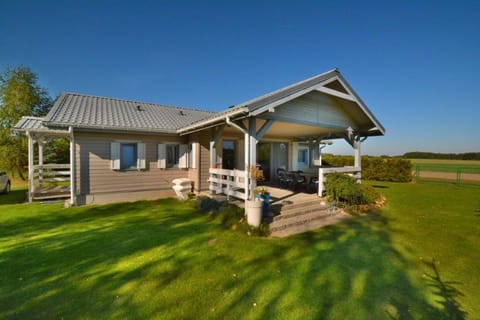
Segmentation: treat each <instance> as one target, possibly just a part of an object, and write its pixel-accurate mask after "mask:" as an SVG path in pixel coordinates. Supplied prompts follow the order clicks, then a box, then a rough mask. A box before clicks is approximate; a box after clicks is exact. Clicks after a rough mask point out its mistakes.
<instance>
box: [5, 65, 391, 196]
mask: <svg viewBox="0 0 480 320" xmlns="http://www.w3.org/2000/svg"><path fill="white" fill-rule="evenodd" d="M13 130H14V131H15V132H17V133H21V134H25V135H26V136H27V137H28V141H29V177H30V184H29V199H30V201H32V200H36V199H46V198H49V197H61V196H64V197H68V198H70V202H71V204H77V205H80V204H90V203H106V202H116V201H133V200H140V199H156V198H161V197H168V196H172V195H173V191H172V180H174V179H176V178H189V179H191V180H192V181H193V188H194V191H195V192H197V193H199V192H202V191H211V192H216V193H225V194H227V195H229V196H233V197H237V198H241V199H244V200H245V201H246V199H247V198H248V197H249V188H248V186H249V184H250V182H251V179H250V177H249V174H248V168H250V167H251V166H257V165H260V166H261V167H262V169H263V171H264V174H265V176H266V178H267V180H269V181H270V182H271V183H276V182H278V181H277V179H278V176H277V172H278V170H279V169H280V170H286V171H298V170H301V171H305V172H310V174H311V175H312V180H311V181H315V183H316V185H315V187H316V188H318V192H319V194H321V192H322V188H323V183H322V181H323V175H324V174H326V173H328V172H334V171H339V172H347V173H352V174H356V175H357V177H358V178H360V172H361V163H360V156H361V153H360V146H361V142H362V141H364V140H365V139H366V138H367V137H370V136H378V135H383V134H384V133H385V129H384V128H383V127H382V125H381V124H380V122H379V121H378V120H377V119H376V118H375V116H374V115H373V114H372V113H371V111H370V110H369V109H368V108H367V106H366V105H365V104H364V103H363V102H362V100H361V99H360V98H359V96H358V95H357V94H356V93H355V92H354V91H353V89H352V88H351V87H350V86H349V84H348V83H347V81H346V80H345V79H344V78H343V76H342V75H341V74H340V72H339V71H338V70H331V71H328V72H326V73H323V74H320V75H317V76H315V77H312V78H310V79H307V80H304V81H301V82H298V83H295V84H293V85H291V86H288V87H285V88H282V89H280V90H277V91H274V92H272V93H269V94H266V95H264V96H261V97H258V98H255V99H252V100H250V101H247V102H245V103H242V104H239V105H236V106H233V107H230V108H229V109H227V110H225V111H223V112H219V113H214V112H209V111H205V110H197V109H190V108H181V107H173V106H164V105H159V104H152V103H145V102H137V101H127V100H121V99H114V98H104V97H96V96H89V95H83V94H77V93H64V94H62V95H61V96H60V97H59V98H58V99H57V100H56V101H55V103H54V106H53V108H52V109H51V110H50V112H49V113H48V114H47V115H46V116H45V117H44V118H33V117H24V118H22V120H21V121H19V123H17V124H16V126H15V127H14V129H13ZM56 137H64V138H67V139H68V140H69V141H70V163H69V164H64V165H58V164H48V163H44V161H43V144H44V142H45V141H47V140H48V139H51V138H56ZM325 139H328V140H333V139H345V140H346V141H347V142H348V143H349V144H350V145H351V146H352V148H353V150H354V154H355V165H354V166H353V167H346V168H326V167H325V166H322V163H321V155H320V152H321V146H322V143H325ZM35 144H37V145H38V147H37V148H36V149H38V156H36V152H37V151H36V150H35V148H34V146H35ZM319 146H320V148H319ZM314 178H316V180H315V179H314ZM55 181H56V182H60V185H62V183H63V187H62V188H58V187H56V188H49V187H48V185H49V184H48V183H49V182H55Z"/></svg>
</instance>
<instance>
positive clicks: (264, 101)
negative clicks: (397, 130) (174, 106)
mask: <svg viewBox="0 0 480 320" xmlns="http://www.w3.org/2000/svg"><path fill="white" fill-rule="evenodd" d="M315 91H318V92H321V93H324V94H328V95H330V96H333V97H335V98H336V99H340V100H344V101H346V102H348V103H350V104H353V107H352V108H351V110H349V112H350V113H359V114H358V117H359V118H366V119H368V121H367V122H368V123H367V122H365V123H364V124H363V125H362V128H359V133H360V132H361V134H362V135H383V134H385V129H384V127H383V126H382V125H381V123H380V122H379V121H378V120H377V118H376V117H375V116H374V115H373V113H372V112H371V111H370V110H369V109H368V107H367V106H366V105H365V103H364V102H363V101H362V100H361V99H360V97H359V96H358V95H357V94H356V93H355V92H354V91H353V89H352V88H351V87H350V85H349V84H348V83H347V81H346V80H345V78H343V76H342V75H341V74H340V71H338V70H337V69H333V70H330V71H327V72H325V73H322V74H319V75H316V76H314V77H311V78H309V79H306V80H303V81H300V82H297V83H294V84H292V85H289V86H287V87H284V88H281V89H279V90H276V91H273V92H270V93H267V94H265V95H263V96H260V97H257V98H254V99H251V100H249V101H246V102H244V103H241V104H238V105H236V106H234V107H232V108H229V109H228V110H226V111H224V112H222V113H219V114H216V115H214V116H212V117H210V118H208V119H203V120H200V121H199V122H197V123H194V124H192V125H190V126H188V127H185V128H183V129H181V130H180V132H181V133H182V134H185V133H187V132H190V131H192V130H193V131H195V130H198V129H199V128H202V126H205V125H211V124H212V123H219V122H222V121H224V120H225V118H226V117H230V118H232V119H233V118H234V117H235V116H242V117H245V116H250V117H251V116H258V115H261V114H264V113H267V112H274V111H275V108H276V107H278V106H281V105H284V104H285V103H287V102H289V101H292V100H294V99H296V98H298V97H301V96H304V95H307V94H309V93H311V92H315Z"/></svg>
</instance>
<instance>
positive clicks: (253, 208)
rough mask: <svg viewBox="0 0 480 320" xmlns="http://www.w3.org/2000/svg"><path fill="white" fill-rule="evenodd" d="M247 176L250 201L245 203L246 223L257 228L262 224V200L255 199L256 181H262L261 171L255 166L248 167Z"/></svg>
mask: <svg viewBox="0 0 480 320" xmlns="http://www.w3.org/2000/svg"><path fill="white" fill-rule="evenodd" d="M248 175H249V177H250V185H249V187H250V200H249V201H248V202H247V208H246V213H247V222H248V224H249V225H251V226H254V227H258V226H260V223H261V222H262V208H263V199H262V198H257V196H256V194H255V189H256V185H257V181H262V180H263V179H264V176H263V171H262V169H260V168H259V167H257V166H250V167H249V168H248Z"/></svg>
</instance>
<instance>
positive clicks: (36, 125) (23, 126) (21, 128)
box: [12, 117, 69, 136]
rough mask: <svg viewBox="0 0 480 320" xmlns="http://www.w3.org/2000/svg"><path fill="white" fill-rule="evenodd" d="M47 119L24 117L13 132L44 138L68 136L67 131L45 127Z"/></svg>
mask: <svg viewBox="0 0 480 320" xmlns="http://www.w3.org/2000/svg"><path fill="white" fill-rule="evenodd" d="M44 120H45V118H40V117H22V118H21V119H20V121H18V122H17V123H16V124H15V126H14V127H13V128H12V131H13V132H16V133H20V134H22V133H23V134H26V133H27V132H29V133H34V134H36V135H44V136H47V135H48V136H67V135H69V132H68V130H67V129H52V128H48V127H46V126H45V125H44Z"/></svg>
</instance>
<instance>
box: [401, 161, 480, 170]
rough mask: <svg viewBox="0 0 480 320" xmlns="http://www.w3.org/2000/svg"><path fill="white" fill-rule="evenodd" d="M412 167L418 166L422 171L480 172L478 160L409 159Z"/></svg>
mask: <svg viewBox="0 0 480 320" xmlns="http://www.w3.org/2000/svg"><path fill="white" fill-rule="evenodd" d="M410 161H411V162H412V164H413V167H414V168H415V167H416V166H419V167H420V169H421V170H424V171H440V172H457V170H458V169H460V170H461V172H463V173H480V161H478V160H443V159H410Z"/></svg>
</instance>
